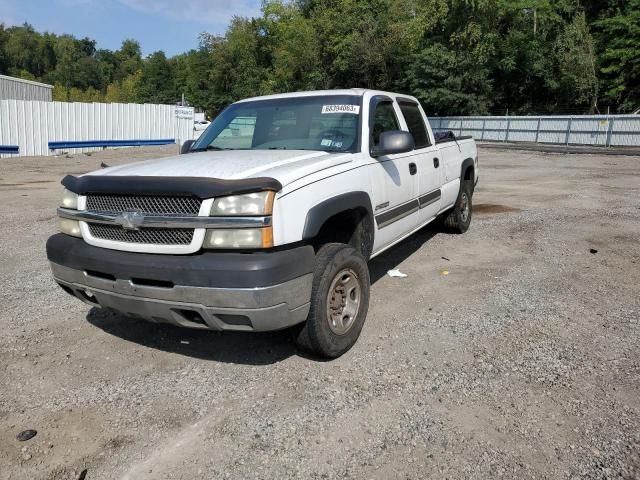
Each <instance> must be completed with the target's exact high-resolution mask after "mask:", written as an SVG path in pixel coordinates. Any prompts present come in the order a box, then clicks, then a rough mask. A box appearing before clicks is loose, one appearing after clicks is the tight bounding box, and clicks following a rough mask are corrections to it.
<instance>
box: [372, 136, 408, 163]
mask: <svg viewBox="0 0 640 480" xmlns="http://www.w3.org/2000/svg"><path fill="white" fill-rule="evenodd" d="M415 145H416V144H415V142H414V141H413V135H411V134H410V133H409V132H405V131H403V130H392V131H389V132H382V133H381V134H380V143H379V144H378V146H377V147H373V148H371V156H372V157H384V156H385V155H393V154H395V153H405V152H410V151H411V150H413V149H414V148H415Z"/></svg>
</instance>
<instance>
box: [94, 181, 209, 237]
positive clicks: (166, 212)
mask: <svg viewBox="0 0 640 480" xmlns="http://www.w3.org/2000/svg"><path fill="white" fill-rule="evenodd" d="M201 205H202V200H200V199H199V198H196V197H183V196H178V195H173V196H171V195H167V196H156V195H120V194H110V193H102V194H89V195H87V210H88V211H90V212H99V213H108V214H112V215H120V214H122V213H125V212H137V213H140V214H142V215H144V216H147V217H153V216H176V217H179V216H186V217H190V216H198V213H200V206H201ZM88 225H89V231H90V232H91V235H92V236H93V237H94V238H96V239H99V240H107V241H113V242H126V243H133V244H136V243H137V244H147V245H183V246H184V245H190V244H191V242H192V240H193V235H194V229H192V228H140V229H138V230H127V229H125V228H123V227H121V226H120V225H107V224H101V223H90V222H89V223H88Z"/></svg>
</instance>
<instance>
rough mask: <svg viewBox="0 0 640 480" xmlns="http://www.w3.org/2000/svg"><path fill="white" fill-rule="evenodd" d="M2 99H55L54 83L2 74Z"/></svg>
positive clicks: (0, 76) (0, 81)
mask: <svg viewBox="0 0 640 480" xmlns="http://www.w3.org/2000/svg"><path fill="white" fill-rule="evenodd" d="M0 100H38V101H44V102H51V101H52V100H53V85H47V84H46V83H40V82H34V81H31V80H23V79H22V78H14V77H7V76H5V75H0Z"/></svg>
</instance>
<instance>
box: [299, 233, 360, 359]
mask: <svg viewBox="0 0 640 480" xmlns="http://www.w3.org/2000/svg"><path fill="white" fill-rule="evenodd" d="M368 308H369V269H368V267H367V263H366V261H365V259H364V258H363V257H362V255H361V254H360V253H358V252H357V251H356V250H355V249H354V248H353V247H351V246H349V245H346V244H342V243H329V244H327V245H324V246H322V247H321V248H320V250H319V251H318V253H317V255H316V266H315V270H314V276H313V288H312V291H311V309H310V310H309V316H308V318H307V321H306V323H305V324H304V325H302V326H301V327H298V330H297V332H296V337H295V340H296V343H297V345H298V346H299V347H301V348H303V349H304V350H307V351H309V352H310V353H313V354H315V355H318V356H321V357H325V358H336V357H339V356H340V355H342V354H343V353H345V352H346V351H347V350H349V349H350V348H351V347H352V346H353V345H354V344H355V343H356V340H358V337H359V336H360V332H361V331H362V327H363V325H364V321H365V318H366V316H367V310H368Z"/></svg>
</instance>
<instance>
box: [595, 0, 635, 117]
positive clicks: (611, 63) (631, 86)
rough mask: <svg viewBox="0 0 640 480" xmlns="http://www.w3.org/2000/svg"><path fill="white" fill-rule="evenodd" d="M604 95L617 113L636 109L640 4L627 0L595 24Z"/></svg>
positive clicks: (633, 0)
mask: <svg viewBox="0 0 640 480" xmlns="http://www.w3.org/2000/svg"><path fill="white" fill-rule="evenodd" d="M595 26H596V28H597V30H598V32H599V34H600V42H599V43H600V46H601V48H602V50H603V52H602V54H601V57H600V58H601V62H602V63H601V70H600V73H601V74H602V76H603V83H604V84H605V92H604V95H605V97H606V99H607V100H608V101H609V102H610V103H611V104H613V105H616V104H617V105H619V108H620V110H621V111H627V112H628V111H632V110H635V109H638V108H639V107H640V0H628V1H625V2H624V3H623V5H622V6H620V7H618V8H615V10H614V11H613V12H612V13H611V15H610V16H608V17H606V18H602V19H601V20H599V21H598V22H596V25H595Z"/></svg>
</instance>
